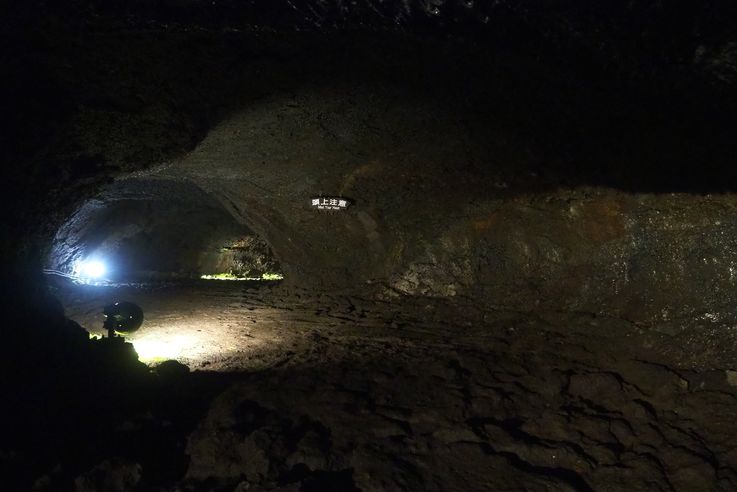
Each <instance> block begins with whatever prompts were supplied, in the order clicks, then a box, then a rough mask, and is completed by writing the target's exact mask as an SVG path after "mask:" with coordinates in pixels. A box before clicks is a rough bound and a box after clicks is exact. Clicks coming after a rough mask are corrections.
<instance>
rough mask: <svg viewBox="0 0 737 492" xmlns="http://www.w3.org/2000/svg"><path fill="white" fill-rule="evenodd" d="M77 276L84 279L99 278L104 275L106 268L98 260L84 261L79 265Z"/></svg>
mask: <svg viewBox="0 0 737 492" xmlns="http://www.w3.org/2000/svg"><path fill="white" fill-rule="evenodd" d="M78 271H79V275H80V276H82V277H86V278H100V277H102V276H103V275H105V272H106V271H107V268H105V264H104V263H103V262H102V261H100V260H85V261H81V262H80V263H79V267H78Z"/></svg>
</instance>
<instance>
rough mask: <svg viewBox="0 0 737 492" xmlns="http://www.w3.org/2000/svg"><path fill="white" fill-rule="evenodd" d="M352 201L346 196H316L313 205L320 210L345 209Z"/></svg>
mask: <svg viewBox="0 0 737 492" xmlns="http://www.w3.org/2000/svg"><path fill="white" fill-rule="evenodd" d="M348 205H350V202H349V201H348V200H346V199H345V198H337V197H335V198H334V197H324V196H321V197H316V198H313V199H312V206H313V207H314V208H316V209H318V210H345V209H346V208H348Z"/></svg>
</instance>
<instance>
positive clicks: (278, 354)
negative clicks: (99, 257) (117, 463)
mask: <svg viewBox="0 0 737 492" xmlns="http://www.w3.org/2000/svg"><path fill="white" fill-rule="evenodd" d="M208 289H211V287H202V286H198V287H187V288H184V287H181V288H176V289H173V290H171V291H170V292H169V294H166V291H162V292H160V293H159V300H158V301H156V302H157V305H158V307H159V309H164V307H165V306H169V307H170V308H171V309H172V314H173V313H175V312H177V311H178V309H176V307H177V305H178V304H179V303H186V304H190V305H192V304H194V305H196V306H198V307H199V309H200V310H201V311H202V312H203V315H205V316H207V315H208V313H210V312H211V313H212V315H213V316H215V315H216V313H218V312H219V314H217V315H218V316H220V317H221V319H220V322H221V323H223V324H232V323H234V322H236V320H237V319H238V318H239V317H240V318H241V319H242V321H241V323H240V327H241V328H239V329H246V328H243V327H244V326H248V327H249V328H247V331H248V332H249V334H250V337H251V338H252V339H254V340H256V341H258V340H259V339H261V340H268V343H266V344H261V345H259V344H252V345H251V346H250V347H249V346H247V345H244V346H243V351H242V352H240V353H236V354H232V355H231V356H230V357H220V358H214V359H213V358H210V359H208V364H206V365H204V366H200V370H202V369H205V370H207V369H215V370H220V371H222V370H230V371H237V375H236V374H234V375H233V379H232V380H231V382H230V383H229V386H228V387H227V388H226V389H224V391H223V392H222V393H221V394H220V395H219V396H218V397H217V398H215V399H214V400H213V401H212V402H211V403H209V404H207V406H208V407H209V408H208V410H207V411H206V413H203V414H202V417H200V418H199V420H198V422H197V423H196V424H194V427H193V429H192V431H191V432H190V433H189V434H188V436H187V437H186V448H185V450H184V451H183V452H184V454H186V456H187V466H186V472H184V474H183V475H182V476H181V477H179V479H178V480H179V481H180V482H179V483H180V485H179V486H180V487H182V488H183V489H184V490H459V491H460V490H517V489H527V490H684V491H687V490H730V489H732V488H734V487H735V486H737V473H736V470H737V455H735V451H734V445H733V442H735V439H737V435H735V427H734V426H733V422H732V414H733V412H734V411H735V409H736V408H737V390H736V389H735V387H734V386H733V383H730V381H731V380H732V379H733V378H731V376H730V375H731V374H732V369H731V368H733V367H735V366H736V364H737V362H736V361H735V358H734V356H733V355H732V354H731V351H730V350H729V349H728V348H725V349H724V351H723V352H722V357H721V359H719V358H712V357H710V356H709V355H708V354H709V353H710V350H709V349H708V348H707V347H708V345H709V343H710V337H711V336H712V335H711V334H710V332H709V331H708V330H703V329H700V328H698V327H697V326H696V325H694V326H690V327H684V330H686V328H688V330H689V331H690V334H691V337H692V338H693V342H692V344H691V345H690V346H687V345H683V344H681V343H680V342H679V341H678V340H677V339H676V337H675V336H673V335H666V334H659V333H654V332H652V331H649V330H647V331H644V330H641V329H639V328H638V327H637V326H635V325H633V324H631V323H629V322H627V321H624V320H621V319H617V318H611V317H597V316H593V315H590V314H582V313H572V312H568V313H566V312H560V311H558V312H555V311H543V310H541V311H538V312H536V313H535V314H534V315H531V314H529V313H524V312H514V311H502V310H496V309H493V308H489V307H484V306H480V305H478V304H469V305H467V306H463V305H462V303H459V302H458V300H457V299H456V300H455V301H454V302H453V303H449V302H446V301H443V300H442V299H434V298H416V297H415V298H410V297H407V298H404V299H402V300H401V301H400V300H394V301H391V302H388V301H376V300H371V299H369V298H361V297H355V296H349V295H314V294H313V293H311V292H310V291H305V290H295V289H291V288H284V287H281V288H280V287H272V288H267V289H257V290H254V289H253V288H250V289H248V288H244V287H241V286H222V284H219V286H218V287H216V288H215V290H214V291H213V290H208ZM128 294H129V295H130V293H128ZM80 305H81V304H75V303H74V302H71V303H70V304H69V305H68V312H70V314H71V315H72V317H74V315H73V314H72V313H74V312H75V308H76V307H77V306H80ZM226 306H227V309H226ZM226 311H227V316H226V315H225V312H226ZM182 319H186V315H183V316H182ZM225 319H227V322H226V321H225ZM251 320H253V321H255V323H252V322H251ZM151 321H152V323H154V324H155V320H153V319H152V320H151ZM169 323H170V324H172V325H177V323H178V320H177V318H176V317H173V318H169ZM145 329H146V326H145V325H144V327H143V328H141V330H140V331H144V330H145ZM722 335H726V334H722ZM226 337H230V335H226ZM231 339H232V338H231ZM232 340H233V341H235V339H232ZM134 343H135V342H134ZM689 351H690V353H686V352H689ZM190 364H191V365H192V367H193V368H197V367H198V366H197V365H196V363H195V361H194V360H193V359H190ZM144 476H145V470H144ZM239 487H240V488H239Z"/></svg>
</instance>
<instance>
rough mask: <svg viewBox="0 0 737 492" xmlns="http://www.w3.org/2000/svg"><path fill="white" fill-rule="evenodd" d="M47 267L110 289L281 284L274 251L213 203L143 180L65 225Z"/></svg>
mask: <svg viewBox="0 0 737 492" xmlns="http://www.w3.org/2000/svg"><path fill="white" fill-rule="evenodd" d="M47 267H48V271H51V272H59V273H61V274H66V275H70V276H72V277H74V278H76V279H78V280H80V281H87V282H90V281H94V282H100V281H103V280H104V281H105V282H108V283H123V282H125V283H131V282H133V283H145V282H152V281H163V280H192V279H199V278H214V279H247V278H248V279H252V280H257V279H261V278H264V277H265V278H271V279H273V278H281V274H280V270H279V263H278V261H277V260H276V258H275V257H274V255H273V253H272V251H271V248H270V247H269V245H268V244H267V243H266V242H265V241H264V240H263V239H262V238H260V237H259V236H258V235H256V234H255V233H254V232H253V231H251V230H250V229H249V228H248V227H246V226H244V225H243V224H240V223H238V222H237V221H236V220H235V218H234V217H233V216H231V215H230V214H229V213H228V212H227V211H226V210H225V209H224V208H223V206H222V205H220V204H219V203H218V202H217V200H216V199H215V198H214V197H212V196H210V195H208V194H206V193H205V192H204V191H202V190H201V189H199V188H198V187H197V186H196V185H194V184H192V183H188V182H184V181H173V180H161V179H159V180H152V179H142V178H137V179H136V178H134V179H127V180H122V181H118V182H116V183H114V184H113V185H112V186H110V187H108V188H107V189H106V190H105V191H104V192H103V193H102V194H100V195H98V196H97V197H96V198H94V199H92V200H90V201H88V202H87V203H85V204H84V205H83V206H82V207H80V208H79V209H78V210H77V211H76V212H75V213H74V214H73V215H72V216H71V217H70V218H69V219H67V220H66V222H65V223H64V224H63V225H62V226H61V227H60V228H59V230H58V232H57V233H56V235H55V238H54V241H53V243H52V247H51V252H50V254H49V257H48V260H47ZM94 267H97V268H98V270H99V271H95V270H94Z"/></svg>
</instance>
